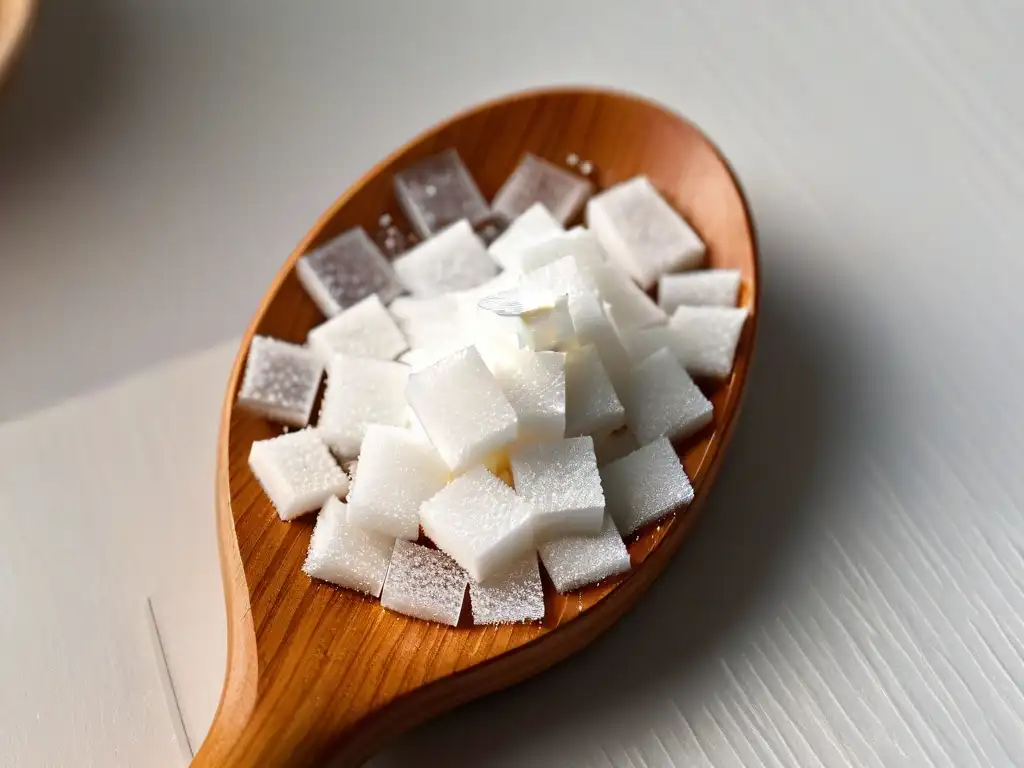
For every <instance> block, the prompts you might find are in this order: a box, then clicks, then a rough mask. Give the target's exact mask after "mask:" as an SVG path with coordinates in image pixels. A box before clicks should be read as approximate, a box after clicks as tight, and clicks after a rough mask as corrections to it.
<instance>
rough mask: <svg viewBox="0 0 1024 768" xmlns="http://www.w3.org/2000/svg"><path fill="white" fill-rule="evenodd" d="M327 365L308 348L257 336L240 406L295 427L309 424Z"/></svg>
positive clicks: (239, 398) (251, 343)
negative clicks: (324, 367)
mask: <svg viewBox="0 0 1024 768" xmlns="http://www.w3.org/2000/svg"><path fill="white" fill-rule="evenodd" d="M322 373H323V363H322V362H321V361H320V359H319V357H317V355H315V354H314V353H313V352H311V351H310V350H308V349H306V348H305V347H300V346H298V345H296V344H288V343H287V342H284V341H278V340H277V339H272V338H270V337H269V336H253V338H252V342H250V344H249V355H248V357H247V358H246V361H245V374H244V375H243V377H242V386H241V388H240V389H239V390H238V405H239V406H240V407H242V408H245V409H247V410H249V411H252V412H253V413H257V414H259V415H261V416H264V417H265V418H268V419H270V420H271V421H277V422H280V423H282V424H287V425H289V426H292V427H304V426H306V424H307V423H308V422H309V415H310V412H311V411H312V410H313V401H314V400H316V393H317V389H318V388H319V387H320V376H321V374H322Z"/></svg>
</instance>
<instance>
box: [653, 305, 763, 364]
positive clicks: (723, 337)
mask: <svg viewBox="0 0 1024 768" xmlns="http://www.w3.org/2000/svg"><path fill="white" fill-rule="evenodd" d="M746 320H747V310H746V309H735V308H733V307H686V306H680V307H677V308H676V311H675V312H674V313H673V314H672V319H671V320H670V321H669V325H670V326H671V327H672V328H673V329H675V330H676V331H678V332H679V334H680V336H681V337H682V348H683V350H685V352H684V354H683V356H682V357H681V361H682V364H683V367H685V368H686V370H687V371H689V372H690V373H691V374H692V375H694V376H708V377H711V378H716V379H724V378H725V377H727V376H728V375H729V374H730V373H731V372H732V363H733V359H734V358H735V357H736V346H737V345H738V344H739V341H740V334H741V333H742V332H743V324H744V323H745V322H746Z"/></svg>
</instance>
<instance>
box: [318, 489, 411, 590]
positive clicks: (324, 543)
mask: <svg viewBox="0 0 1024 768" xmlns="http://www.w3.org/2000/svg"><path fill="white" fill-rule="evenodd" d="M347 514H348V512H347V508H346V505H345V504H344V502H341V501H339V500H338V499H337V498H336V497H334V496H332V497H331V498H329V499H328V500H327V503H326V504H324V506H323V509H321V510H320V514H319V515H317V518H316V526H315V527H314V528H313V536H312V537H311V538H310V540H309V552H308V553H307V554H306V562H305V564H304V565H303V566H302V570H303V571H304V572H305V573H306V574H307V575H309V576H311V577H312V578H314V579H320V580H322V581H329V582H330V583H331V584H337V585H338V586H339V587H347V588H349V589H354V590H356V591H357V592H365V593H366V594H368V595H373V597H380V589H381V587H383V586H384V577H385V576H386V575H387V573H388V563H389V562H390V561H391V551H392V550H393V549H394V547H395V539H394V537H393V536H382V535H380V534H377V533H373V532H372V531H364V530H363V529H362V528H358V527H356V526H354V525H352V524H351V523H350V522H349V520H348V518H347Z"/></svg>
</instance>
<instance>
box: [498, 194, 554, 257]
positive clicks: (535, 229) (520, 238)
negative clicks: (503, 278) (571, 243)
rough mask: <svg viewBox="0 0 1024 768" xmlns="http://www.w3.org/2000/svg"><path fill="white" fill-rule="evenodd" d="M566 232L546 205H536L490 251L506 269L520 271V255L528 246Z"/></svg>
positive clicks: (522, 215) (521, 215)
mask: <svg viewBox="0 0 1024 768" xmlns="http://www.w3.org/2000/svg"><path fill="white" fill-rule="evenodd" d="M564 231H565V230H563V229H562V225H561V224H559V223H558V221H557V220H556V219H555V218H554V217H553V216H552V215H551V214H550V213H549V212H548V209H547V208H545V207H544V203H534V204H533V205H531V206H530V207H529V208H527V209H526V210H525V211H523V213H521V214H520V215H519V216H518V217H516V219H515V221H513V222H512V223H511V224H510V225H509V226H508V229H506V230H505V231H504V232H502V233H501V235H500V236H499V237H498V238H497V239H496V240H495V241H494V242H493V243H491V245H490V248H488V251H490V254H491V256H492V257H493V258H494V260H495V261H497V262H498V263H499V264H501V266H502V267H504V268H505V269H509V270H516V271H520V267H519V254H520V253H521V252H522V250H523V249H524V248H525V247H526V246H529V245H532V244H533V243H538V242H540V241H542V240H546V239H547V238H549V237H551V236H552V235H558V234H561V233H562V232H564Z"/></svg>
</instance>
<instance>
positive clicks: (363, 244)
mask: <svg viewBox="0 0 1024 768" xmlns="http://www.w3.org/2000/svg"><path fill="white" fill-rule="evenodd" d="M295 274H296V276H297V277H298V278H299V282H300V283H302V287H303V288H305V289H306V292H307V293H308V294H309V296H310V298H311V299H313V301H314V302H315V303H316V305H317V307H319V308H320V311H321V312H323V313H324V315H325V316H327V317H333V316H334V315H336V314H338V313H339V312H341V310H343V309H345V308H347V307H351V306H352V305H353V304H355V303H356V302H357V301H361V300H362V299H365V298H366V297H367V296H369V295H370V294H373V293H376V294H377V295H378V296H379V297H380V300H381V301H382V302H384V303H385V304H387V303H389V302H390V301H391V300H392V299H394V298H395V297H396V296H397V295H398V294H400V293H401V292H402V286H401V285H400V284H399V282H398V279H397V277H396V276H395V272H394V270H393V269H392V268H391V265H390V264H388V261H387V259H385V258H384V255H383V254H382V253H381V252H380V249H379V248H377V245H376V244H375V243H374V242H373V240H371V239H370V237H369V235H367V234H366V232H365V231H364V230H363V228H362V227H356V228H355V229H350V230H348V231H347V232H343V233H342V234H340V235H338V236H337V237H336V238H334V239H333V240H330V241H329V242H327V243H324V244H323V245H321V246H320V247H319V248H317V249H315V250H313V251H310V252H309V253H307V254H306V255H305V256H303V257H301V258H300V259H299V261H298V263H297V264H296V265H295Z"/></svg>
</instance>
